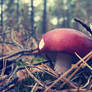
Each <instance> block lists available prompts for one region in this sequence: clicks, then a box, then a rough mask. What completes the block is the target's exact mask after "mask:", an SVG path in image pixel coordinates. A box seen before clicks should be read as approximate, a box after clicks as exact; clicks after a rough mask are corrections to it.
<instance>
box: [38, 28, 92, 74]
mask: <svg viewBox="0 0 92 92" xmlns="http://www.w3.org/2000/svg"><path fill="white" fill-rule="evenodd" d="M38 48H39V52H40V53H50V54H54V53H56V63H55V71H56V72H57V73H59V74H61V73H63V72H65V71H66V70H68V69H69V68H70V67H71V64H73V62H74V60H73V57H74V56H75V52H76V53H77V54H79V55H80V56H81V57H83V56H84V55H86V54H87V53H89V52H90V51H91V50H92V40H91V39H90V37H88V36H87V35H85V34H84V33H82V32H80V31H78V30H75V29H69V28H60V29H54V30H51V31H49V32H47V33H45V34H44V35H43V36H42V38H41V39H40V42H39V47H38ZM54 55H55V54H54Z"/></svg>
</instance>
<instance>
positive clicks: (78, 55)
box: [75, 52, 92, 71]
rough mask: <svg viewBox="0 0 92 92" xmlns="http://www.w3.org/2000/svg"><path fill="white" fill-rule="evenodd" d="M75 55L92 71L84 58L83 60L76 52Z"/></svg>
mask: <svg viewBox="0 0 92 92" xmlns="http://www.w3.org/2000/svg"><path fill="white" fill-rule="evenodd" d="M75 54H76V56H77V57H78V58H79V59H80V60H81V61H83V63H84V64H85V65H86V66H87V67H88V68H89V69H90V70H91V71H92V68H91V67H90V66H89V65H88V64H87V63H86V61H85V60H84V59H83V58H81V57H80V56H79V55H78V54H77V53H76V52H75Z"/></svg>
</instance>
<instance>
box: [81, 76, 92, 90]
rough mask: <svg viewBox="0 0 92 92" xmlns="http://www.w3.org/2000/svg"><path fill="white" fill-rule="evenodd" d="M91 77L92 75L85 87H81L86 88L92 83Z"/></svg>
mask: <svg viewBox="0 0 92 92" xmlns="http://www.w3.org/2000/svg"><path fill="white" fill-rule="evenodd" d="M91 78H92V75H91V76H90V77H89V78H88V81H87V83H86V84H85V85H84V86H83V87H81V89H83V88H86V87H87V86H90V85H92V79H91Z"/></svg>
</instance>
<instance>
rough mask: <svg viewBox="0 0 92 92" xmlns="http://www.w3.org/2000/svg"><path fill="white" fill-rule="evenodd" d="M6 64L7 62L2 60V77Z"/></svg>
mask: <svg viewBox="0 0 92 92" xmlns="http://www.w3.org/2000/svg"><path fill="white" fill-rule="evenodd" d="M6 63H7V60H6V59H3V69H2V73H1V75H2V76H3V75H4V72H5V69H6Z"/></svg>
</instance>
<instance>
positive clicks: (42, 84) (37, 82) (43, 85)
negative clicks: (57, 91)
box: [25, 67, 45, 87]
mask: <svg viewBox="0 0 92 92" xmlns="http://www.w3.org/2000/svg"><path fill="white" fill-rule="evenodd" d="M25 69H26V71H27V72H28V74H29V75H30V76H31V77H32V78H33V79H34V80H35V81H36V82H37V83H38V84H40V85H41V86H42V87H45V86H44V84H43V83H41V82H40V81H39V80H38V79H37V78H36V77H35V76H34V75H33V74H32V73H31V72H30V71H29V70H28V69H27V68H26V67H25Z"/></svg>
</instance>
